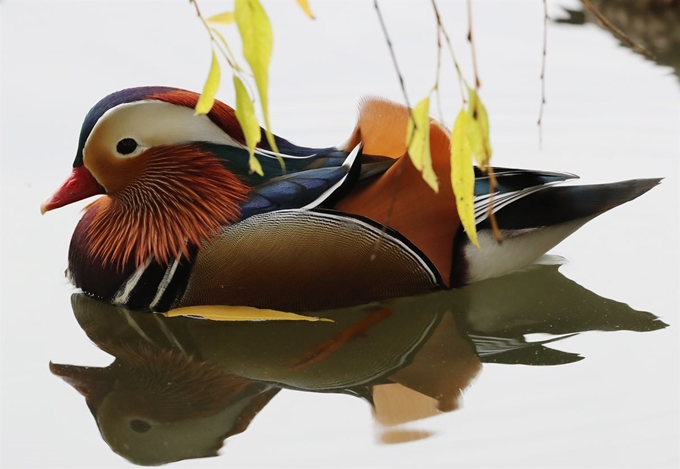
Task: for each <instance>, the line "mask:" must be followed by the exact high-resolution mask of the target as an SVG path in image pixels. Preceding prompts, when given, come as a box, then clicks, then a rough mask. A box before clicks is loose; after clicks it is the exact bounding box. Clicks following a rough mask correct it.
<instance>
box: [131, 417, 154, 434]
mask: <svg viewBox="0 0 680 469" xmlns="http://www.w3.org/2000/svg"><path fill="white" fill-rule="evenodd" d="M130 428H132V429H133V430H134V431H136V432H137V433H146V432H148V431H149V430H150V429H151V425H150V424H149V423H148V422H145V421H144V420H133V421H131V422H130Z"/></svg>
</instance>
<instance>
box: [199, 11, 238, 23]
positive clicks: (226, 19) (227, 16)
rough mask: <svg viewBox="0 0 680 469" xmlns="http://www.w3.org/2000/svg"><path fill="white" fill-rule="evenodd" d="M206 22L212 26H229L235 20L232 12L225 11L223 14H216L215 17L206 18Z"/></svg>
mask: <svg viewBox="0 0 680 469" xmlns="http://www.w3.org/2000/svg"><path fill="white" fill-rule="evenodd" d="M206 21H207V22H208V23H213V24H231V23H233V22H234V21H236V20H235V19H234V13H233V12H231V11H225V12H224V13H218V14H217V15H213V16H211V17H210V18H206Z"/></svg>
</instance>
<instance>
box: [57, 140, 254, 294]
mask: <svg viewBox="0 0 680 469" xmlns="http://www.w3.org/2000/svg"><path fill="white" fill-rule="evenodd" d="M150 151H151V150H150ZM247 193H248V187H247V186H245V184H243V183H242V182H241V181H240V180H239V179H238V178H236V176H235V175H234V174H233V173H231V172H230V171H227V170H226V169H224V167H223V166H222V165H221V164H220V163H219V161H218V160H217V159H216V158H215V157H214V156H212V155H211V154H209V153H203V152H200V151H199V150H197V149H196V148H195V147H189V146H187V147H176V148H174V149H173V151H172V153H170V152H169V151H167V149H166V151H165V152H164V151H161V150H156V151H155V152H154V154H151V155H147V162H146V163H145V168H144V171H143V173H142V175H141V176H140V177H138V178H137V179H136V180H134V181H132V182H131V183H130V184H128V185H127V186H126V187H125V188H124V189H122V190H120V191H118V192H116V193H115V194H112V195H111V196H103V197H101V198H100V199H98V200H96V201H95V202H94V203H92V204H91V205H90V206H88V207H87V209H86V213H85V215H84V216H83V218H82V219H81V221H80V222H79V224H78V227H77V228H76V231H75V233H74V235H73V239H72V241H71V250H70V254H69V271H70V277H71V280H72V282H73V283H74V284H75V285H76V286H77V287H79V288H82V289H83V290H84V291H85V292H88V293H91V294H93V295H95V296H97V297H100V298H103V299H107V300H111V299H112V298H113V297H114V296H115V295H117V294H118V293H120V292H121V288H122V289H123V290H124V289H125V285H124V284H125V283H126V282H128V283H129V280H130V279H134V276H135V275H138V276H141V275H142V274H144V275H146V276H147V277H148V276H149V275H151V273H154V272H155V274H154V279H155V277H159V278H161V277H163V276H164V273H165V272H166V271H168V270H170V269H171V268H173V265H175V268H176V264H177V263H178V262H179V261H180V260H182V261H183V262H185V263H186V260H191V259H192V258H193V257H194V254H195V252H196V250H197V249H199V248H200V247H201V245H202V244H203V243H204V242H206V241H209V240H210V239H211V238H212V236H213V235H214V234H215V233H216V232H217V231H218V230H219V229H220V228H221V227H222V226H224V225H227V224H230V223H233V222H235V221H237V220H238V218H239V215H240V209H239V204H240V203H241V202H242V201H243V200H244V199H245V198H246V195H247ZM147 271H148V272H147ZM138 280H139V279H138ZM159 282H160V280H159ZM147 283H149V282H147ZM151 283H154V282H151ZM125 303H127V300H126V301H125Z"/></svg>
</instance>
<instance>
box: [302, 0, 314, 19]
mask: <svg viewBox="0 0 680 469" xmlns="http://www.w3.org/2000/svg"><path fill="white" fill-rule="evenodd" d="M297 3H298V5H300V8H302V10H303V11H304V12H305V13H306V14H307V16H309V17H310V18H311V19H313V20H314V19H316V18H314V13H312V9H311V8H309V2H308V1H307V0H297Z"/></svg>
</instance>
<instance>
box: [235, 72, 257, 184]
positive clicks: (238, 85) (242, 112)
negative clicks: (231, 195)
mask: <svg viewBox="0 0 680 469" xmlns="http://www.w3.org/2000/svg"><path fill="white" fill-rule="evenodd" d="M234 90H236V118H237V119H238V123H239V124H241V130H243V135H244V136H245V137H246V144H247V145H248V153H249V154H250V158H249V160H248V163H249V164H250V170H251V171H255V172H256V173H257V174H259V175H260V176H264V173H263V172H262V165H260V162H259V161H257V158H255V146H256V145H257V144H258V143H260V138H261V136H262V132H261V130H260V124H258V122H257V117H255V107H254V106H253V101H252V100H251V99H250V95H249V94H248V91H247V90H246V87H245V85H244V84H243V82H242V81H241V79H240V78H239V77H237V76H236V75H234Z"/></svg>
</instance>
